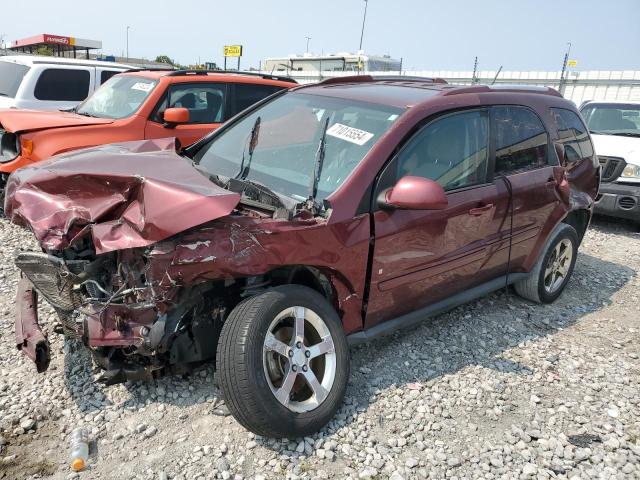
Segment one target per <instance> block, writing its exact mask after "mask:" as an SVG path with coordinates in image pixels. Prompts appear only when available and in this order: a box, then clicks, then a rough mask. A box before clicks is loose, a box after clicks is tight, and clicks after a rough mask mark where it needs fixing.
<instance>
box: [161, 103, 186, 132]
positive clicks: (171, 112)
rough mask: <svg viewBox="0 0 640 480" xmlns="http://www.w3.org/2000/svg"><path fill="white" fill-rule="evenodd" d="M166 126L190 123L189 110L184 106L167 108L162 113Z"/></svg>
mask: <svg viewBox="0 0 640 480" xmlns="http://www.w3.org/2000/svg"><path fill="white" fill-rule="evenodd" d="M162 118H163V119H164V126H165V127H167V128H173V127H175V126H176V125H178V124H180V123H189V110H187V109H186V108H182V107H176V108H167V109H166V110H165V111H164V113H163V114H162Z"/></svg>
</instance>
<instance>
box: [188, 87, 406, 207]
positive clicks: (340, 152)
mask: <svg viewBox="0 0 640 480" xmlns="http://www.w3.org/2000/svg"><path fill="white" fill-rule="evenodd" d="M402 112H403V110H402V109H400V108H394V107H389V106H386V105H376V104H370V103H364V102H356V101H352V100H347V99H343V98H332V97H324V96H320V95H312V94H304V93H294V92H291V93H288V94H285V95H283V96H280V97H278V98H276V99H274V100H273V101H271V102H269V103H267V104H266V105H264V106H262V107H260V108H258V109H257V110H254V111H253V112H252V113H251V114H250V115H247V116H246V117H244V118H243V119H242V120H240V121H239V122H237V123H235V124H234V125H232V126H231V127H230V128H229V129H228V130H226V131H224V132H223V133H222V134H221V135H220V136H218V137H216V138H214V139H213V140H212V141H211V142H210V143H209V144H208V145H206V146H204V147H203V148H202V149H201V150H200V151H198V152H197V153H196V155H195V157H194V161H195V162H196V163H198V164H199V165H200V168H201V169H203V170H206V171H207V172H209V173H211V174H215V175H218V176H219V177H226V178H232V177H240V176H241V175H242V177H243V178H246V179H247V180H251V181H254V182H257V183H260V184H262V185H264V186H266V187H268V188H269V189H271V190H273V191H274V192H278V193H280V194H282V195H286V196H288V197H290V198H293V199H295V200H300V201H303V200H306V199H307V198H309V196H310V193H311V191H312V188H311V186H312V185H313V184H314V182H313V181H312V180H313V175H314V171H316V166H317V165H318V163H319V162H318V159H319V157H320V156H321V155H320V154H319V152H322V158H323V160H322V162H321V164H322V165H321V168H319V169H318V170H319V175H318V174H316V175H317V179H316V180H317V194H316V197H315V199H316V201H317V202H321V201H322V200H323V199H325V198H326V197H328V196H329V195H330V194H331V193H333V192H334V191H335V190H336V189H337V188H338V187H339V186H340V185H342V183H343V182H344V181H345V179H346V178H347V177H348V176H349V174H350V173H351V172H352V171H353V169H354V168H355V167H356V165H358V163H359V162H360V161H361V160H362V159H363V158H364V156H365V155H366V154H367V152H369V150H371V147H373V145H374V144H375V143H376V142H377V141H378V139H379V138H380V137H381V136H382V135H383V134H384V133H385V132H386V131H387V130H388V129H389V127H390V126H391V125H392V124H393V122H394V121H395V120H396V119H397V118H398V117H399V116H400V114H401V113H402ZM325 129H326V133H325Z"/></svg>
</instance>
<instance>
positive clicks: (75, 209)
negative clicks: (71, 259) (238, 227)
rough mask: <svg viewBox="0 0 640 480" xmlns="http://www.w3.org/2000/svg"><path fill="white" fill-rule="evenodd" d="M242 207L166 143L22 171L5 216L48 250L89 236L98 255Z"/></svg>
mask: <svg viewBox="0 0 640 480" xmlns="http://www.w3.org/2000/svg"><path fill="white" fill-rule="evenodd" d="M239 201H240V195H239V194H237V193H233V192H230V191H229V190H225V189H224V188H221V187H219V186H217V185H216V184H214V183H212V182H211V181H209V180H208V179H207V178H205V177H204V176H203V175H202V174H200V173H199V172H198V171H197V170H196V169H195V168H194V167H193V165H192V163H191V161H190V160H189V159H187V158H184V157H181V156H179V155H178V154H177V153H176V152H175V139H173V138H166V139H161V140H145V141H136V142H126V143H120V144H112V145H103V146H100V147H95V148H90V149H86V150H78V151H75V152H71V153H68V154H63V155H59V156H56V157H53V158H52V159H50V160H48V161H45V162H39V163H37V164H35V165H34V166H30V167H25V168H21V169H18V170H17V171H16V172H15V173H13V174H12V175H11V176H10V177H9V181H8V184H7V190H6V199H5V213H6V215H7V217H9V218H10V219H11V221H12V222H14V223H16V224H18V225H23V226H27V227H29V228H30V229H31V230H32V231H33V233H34V234H35V236H36V238H37V239H38V241H39V242H40V244H41V245H42V247H43V248H44V249H45V250H48V251H59V250H62V249H64V248H66V247H67V246H68V245H69V244H71V243H72V242H73V241H74V238H79V237H81V236H84V234H86V233H88V232H87V230H90V233H91V235H92V237H93V243H94V246H95V249H96V253H106V252H110V251H113V250H121V249H125V248H134V247H143V246H147V245H150V244H152V243H156V242H158V241H160V240H164V239H166V238H168V237H170V236H172V235H175V234H176V233H179V232H182V231H184V230H187V229H189V228H191V227H195V226H197V225H200V224H202V223H206V222H209V221H211V220H215V219H216V218H220V217H223V216H226V215H228V214H229V213H231V211H232V210H233V209H234V207H235V206H236V205H237V204H238V202H239Z"/></svg>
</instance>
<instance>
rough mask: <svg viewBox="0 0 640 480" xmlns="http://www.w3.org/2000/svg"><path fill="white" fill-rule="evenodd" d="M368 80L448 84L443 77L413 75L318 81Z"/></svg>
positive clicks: (327, 82)
mask: <svg viewBox="0 0 640 480" xmlns="http://www.w3.org/2000/svg"><path fill="white" fill-rule="evenodd" d="M367 82H416V83H417V82H419V83H439V84H446V83H447V81H446V80H445V79H443V78H438V77H435V78H431V77H411V76H404V75H349V76H347V77H331V78H327V79H326V80H322V81H321V82H318V85H331V84H335V83H367Z"/></svg>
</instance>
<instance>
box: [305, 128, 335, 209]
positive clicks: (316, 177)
mask: <svg viewBox="0 0 640 480" xmlns="http://www.w3.org/2000/svg"><path fill="white" fill-rule="evenodd" d="M329 119H330V117H329V116H327V119H326V120H325V122H324V128H323V129H322V136H321V137H320V143H318V151H317V152H316V158H315V162H314V165H313V175H312V176H311V181H310V182H309V198H308V199H307V208H308V209H309V210H312V211H314V212H315V211H316V210H318V205H317V204H316V196H317V195H318V183H319V182H320V174H321V173H322V165H323V164H324V153H325V150H326V147H327V130H328V128H329Z"/></svg>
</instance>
